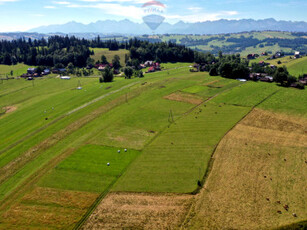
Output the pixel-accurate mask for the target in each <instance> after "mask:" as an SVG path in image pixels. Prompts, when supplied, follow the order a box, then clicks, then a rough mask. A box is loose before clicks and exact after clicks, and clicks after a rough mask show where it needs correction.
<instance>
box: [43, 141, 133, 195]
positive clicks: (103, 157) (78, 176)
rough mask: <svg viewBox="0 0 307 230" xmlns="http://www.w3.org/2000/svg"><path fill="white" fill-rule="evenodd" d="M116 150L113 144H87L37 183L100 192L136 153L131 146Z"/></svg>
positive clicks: (59, 187)
mask: <svg viewBox="0 0 307 230" xmlns="http://www.w3.org/2000/svg"><path fill="white" fill-rule="evenodd" d="M117 150H118V148H114V147H103V146H98V145H86V146H84V147H82V148H80V149H78V150H77V151H76V152H75V153H73V154H72V155H71V156H69V157H68V158H66V159H65V160H64V161H62V162H61V163H60V164H59V165H58V166H56V167H55V168H54V169H53V170H52V171H51V172H49V173H48V174H47V175H46V176H45V177H44V178H43V179H42V181H41V182H40V183H39V186H42V187H50V188H57V189H65V190H77V191H88V192H97V193H101V192H103V191H104V190H105V189H106V188H107V187H108V186H109V185H110V184H111V183H112V181H114V180H116V178H117V177H119V176H120V174H121V173H122V171H123V170H124V169H125V167H126V166H127V165H129V163H130V162H131V161H132V160H133V159H134V158H135V157H136V156H137V155H138V154H139V152H138V151H135V150H130V149H129V151H127V152H124V149H120V150H121V152H120V153H118V152H117ZM107 163H110V166H107Z"/></svg>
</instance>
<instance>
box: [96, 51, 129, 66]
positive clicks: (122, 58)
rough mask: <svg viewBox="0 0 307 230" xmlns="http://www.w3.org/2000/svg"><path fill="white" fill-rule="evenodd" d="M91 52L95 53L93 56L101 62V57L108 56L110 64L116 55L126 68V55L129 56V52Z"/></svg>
mask: <svg viewBox="0 0 307 230" xmlns="http://www.w3.org/2000/svg"><path fill="white" fill-rule="evenodd" d="M91 50H93V51H94V53H95V54H94V55H92V56H91V58H93V59H94V60H95V62H96V61H98V60H101V56H102V55H104V56H106V58H107V60H108V62H110V63H111V62H112V59H113V57H114V56H115V55H118V56H119V57H120V63H121V65H122V66H125V54H128V53H129V51H128V50H118V51H109V49H105V48H92V49H91Z"/></svg>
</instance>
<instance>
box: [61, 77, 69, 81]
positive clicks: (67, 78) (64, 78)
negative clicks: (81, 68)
mask: <svg viewBox="0 0 307 230" xmlns="http://www.w3.org/2000/svg"><path fill="white" fill-rule="evenodd" d="M61 79H62V80H70V77H68V76H62V77H61Z"/></svg>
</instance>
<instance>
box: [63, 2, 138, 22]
mask: <svg viewBox="0 0 307 230" xmlns="http://www.w3.org/2000/svg"><path fill="white" fill-rule="evenodd" d="M67 7H70V8H95V9H101V10H103V11H104V13H106V14H110V15H116V16H123V17H128V18H133V19H141V18H142V14H143V10H142V9H141V8H140V7H136V6H131V5H130V6H124V5H120V4H112V3H98V4H92V5H80V4H70V5H67Z"/></svg>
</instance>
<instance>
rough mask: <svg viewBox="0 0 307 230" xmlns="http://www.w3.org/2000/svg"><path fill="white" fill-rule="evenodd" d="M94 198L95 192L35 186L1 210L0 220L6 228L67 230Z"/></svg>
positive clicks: (95, 196)
mask: <svg viewBox="0 0 307 230" xmlns="http://www.w3.org/2000/svg"><path fill="white" fill-rule="evenodd" d="M97 197H98V194H95V193H87V192H75V191H63V190H57V189H51V188H41V187H37V188H35V189H34V190H33V191H32V192H31V193H29V194H27V195H25V196H24V197H23V198H22V200H21V201H20V202H19V203H17V204H15V205H14V206H12V207H11V208H10V209H9V210H8V211H7V212H5V213H4V214H3V215H2V216H1V221H0V222H1V224H2V225H3V226H6V228H14V227H17V226H23V227H22V228H23V229H28V228H32V227H40V228H41V229H42V228H45V227H46V226H48V227H50V228H61V229H63V228H65V229H67V228H68V227H72V226H74V225H75V224H76V223H77V222H78V221H79V219H80V217H81V216H82V215H84V214H85V212H86V211H87V209H88V208H89V207H90V206H91V205H92V203H93V202H94V201H95V199H96V198H97ZM0 228H1V225H0Z"/></svg>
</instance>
